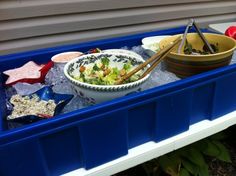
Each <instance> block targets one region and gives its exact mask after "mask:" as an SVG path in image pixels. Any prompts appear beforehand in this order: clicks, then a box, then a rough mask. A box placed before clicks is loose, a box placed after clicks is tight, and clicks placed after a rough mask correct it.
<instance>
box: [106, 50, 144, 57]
mask: <svg viewBox="0 0 236 176" xmlns="http://www.w3.org/2000/svg"><path fill="white" fill-rule="evenodd" d="M102 53H109V54H126V55H129V56H130V57H136V58H141V60H142V59H143V58H142V56H140V55H139V54H137V53H135V52H133V51H129V50H126V49H107V50H102Z"/></svg>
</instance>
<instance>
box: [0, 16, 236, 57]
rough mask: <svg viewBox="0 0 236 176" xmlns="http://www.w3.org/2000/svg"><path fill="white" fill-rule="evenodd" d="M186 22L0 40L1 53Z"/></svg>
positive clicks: (201, 19)
mask: <svg viewBox="0 0 236 176" xmlns="http://www.w3.org/2000/svg"><path fill="white" fill-rule="evenodd" d="M235 16H236V13H232V14H223V15H218V16H215V15H213V16H205V17H199V18H196V19H197V22H199V23H201V24H202V25H206V24H208V23H213V22H214V23H216V22H223V21H226V20H227V21H232V20H235ZM186 23H187V20H186V19H178V20H169V21H162V22H154V23H148V24H138V25H130V26H122V27H116V28H108V29H98V30H89V31H82V32H73V33H65V34H59V35H48V36H42V37H33V38H28V39H21V40H13V41H7V42H0V46H1V51H0V55H3V54H8V53H13V52H20V51H26V50H33V49H38V48H46V47H52V46H58V45H64V44H72V43H80V42H84V41H91V40H98V39H102V38H109V37H114V36H121V35H127V34H134V33H140V32H145V31H152V30H159V29H163V28H170V27H176V26H181V25H185V24H186Z"/></svg>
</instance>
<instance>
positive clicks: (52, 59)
mask: <svg viewBox="0 0 236 176" xmlns="http://www.w3.org/2000/svg"><path fill="white" fill-rule="evenodd" d="M74 53H80V54H81V56H82V55H84V53H82V52H80V51H66V52H62V53H58V54H55V55H53V56H52V57H51V61H52V62H54V63H61V64H65V63H67V62H68V61H62V62H58V61H55V60H54V59H55V58H56V57H58V56H60V55H66V54H74Z"/></svg>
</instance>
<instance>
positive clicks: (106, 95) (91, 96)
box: [64, 53, 150, 103]
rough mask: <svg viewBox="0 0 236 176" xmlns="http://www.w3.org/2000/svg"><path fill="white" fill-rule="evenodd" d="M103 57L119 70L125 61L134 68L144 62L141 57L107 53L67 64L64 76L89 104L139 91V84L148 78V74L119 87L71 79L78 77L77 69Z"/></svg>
mask: <svg viewBox="0 0 236 176" xmlns="http://www.w3.org/2000/svg"><path fill="white" fill-rule="evenodd" d="M103 56H106V57H107V58H108V59H109V60H110V65H111V67H118V68H119V69H121V68H123V65H124V64H125V63H126V62H127V61H131V64H132V65H133V66H134V67H136V66H138V65H139V64H141V63H142V62H144V60H143V59H142V58H141V57H131V56H130V55H127V54H109V53H95V54H88V55H83V56H80V57H78V58H75V59H73V60H71V61H70V62H68V63H67V64H66V65H65V67H64V74H65V76H66V77H67V78H68V79H69V81H70V82H71V84H72V86H73V87H74V88H75V90H76V92H77V93H78V95H79V96H81V97H83V98H85V99H86V100H87V101H88V102H90V103H100V102H104V101H107V100H111V99H114V98H118V97H121V96H125V95H127V94H130V93H133V92H137V91H139V90H140V86H141V84H143V83H144V82H145V81H146V80H147V79H148V78H149V76H150V74H148V75H147V76H145V77H144V78H142V79H140V80H137V81H134V82H131V83H126V84H121V85H93V84H89V83H85V82H81V81H79V80H77V79H74V78H73V76H72V75H77V76H78V75H79V74H80V72H79V68H80V66H81V65H83V66H88V65H89V64H92V65H94V63H96V62H98V61H99V60H100V59H101V57H103ZM90 66H91V65H90Z"/></svg>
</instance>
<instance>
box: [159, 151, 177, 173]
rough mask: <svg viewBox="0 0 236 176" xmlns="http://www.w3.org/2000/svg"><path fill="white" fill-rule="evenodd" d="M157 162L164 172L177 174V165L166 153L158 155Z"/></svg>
mask: <svg viewBox="0 0 236 176" xmlns="http://www.w3.org/2000/svg"><path fill="white" fill-rule="evenodd" d="M159 163H160V166H161V168H162V169H163V171H164V172H166V173H167V174H169V175H171V176H178V166H177V165H176V164H175V162H173V161H172V160H171V159H170V158H169V157H168V156H167V155H163V156H161V157H159Z"/></svg>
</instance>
